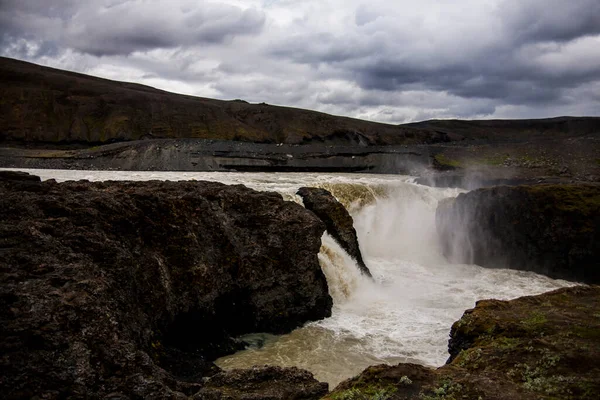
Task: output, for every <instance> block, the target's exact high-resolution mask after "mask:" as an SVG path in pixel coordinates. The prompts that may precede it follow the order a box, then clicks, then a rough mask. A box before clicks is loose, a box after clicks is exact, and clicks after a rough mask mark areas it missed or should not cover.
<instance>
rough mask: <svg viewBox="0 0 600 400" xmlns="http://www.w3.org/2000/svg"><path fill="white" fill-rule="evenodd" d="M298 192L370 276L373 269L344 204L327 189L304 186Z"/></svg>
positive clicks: (306, 205)
mask: <svg viewBox="0 0 600 400" xmlns="http://www.w3.org/2000/svg"><path fill="white" fill-rule="evenodd" d="M297 194H298V195H299V196H300V197H302V201H303V202H304V206H305V207H306V208H307V209H309V210H310V211H312V212H314V213H315V214H316V215H317V217H319V218H320V219H321V220H322V221H323V222H324V223H325V226H326V227H327V232H328V233H329V234H330V235H331V236H332V237H333V238H334V239H335V240H336V241H337V242H338V243H339V245H340V246H341V247H342V248H343V249H344V250H346V252H347V253H348V254H349V255H350V257H352V258H354V259H355V260H356V264H357V265H358V268H359V269H360V271H361V272H362V273H363V274H365V275H367V276H369V277H370V276H371V271H369V268H367V266H366V265H365V262H364V261H363V258H362V254H361V252H360V247H359V245H358V238H357V236H356V230H355V229H354V220H353V219H352V216H351V215H350V214H349V213H348V210H346V208H345V207H344V205H343V204H342V203H340V202H339V201H337V199H336V198H335V197H334V196H333V195H332V194H331V192H329V191H328V190H325V189H320V188H312V187H303V188H300V189H299V190H298V192H297Z"/></svg>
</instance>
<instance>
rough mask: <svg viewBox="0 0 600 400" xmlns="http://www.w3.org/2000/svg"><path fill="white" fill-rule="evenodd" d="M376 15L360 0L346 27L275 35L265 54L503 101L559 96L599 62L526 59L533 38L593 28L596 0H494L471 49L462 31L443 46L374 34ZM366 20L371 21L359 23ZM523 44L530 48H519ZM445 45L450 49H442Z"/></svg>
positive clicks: (389, 87)
mask: <svg viewBox="0 0 600 400" xmlns="http://www.w3.org/2000/svg"><path fill="white" fill-rule="evenodd" d="M381 19H383V17H382V16H380V15H378V14H377V13H375V12H374V11H373V10H371V9H369V8H368V7H365V6H362V5H361V6H360V7H358V8H357V10H356V16H355V23H356V25H357V28H356V29H357V30H356V31H355V32H354V34H348V33H346V34H339V35H337V36H334V35H331V34H311V33H305V34H304V36H302V37H300V36H298V37H295V38H289V39H287V40H285V41H282V42H280V43H279V44H278V46H277V47H275V48H273V49H272V54H273V55H275V56H277V57H287V58H289V59H291V60H293V61H294V62H298V63H306V64H311V65H319V64H322V63H327V64H329V65H332V66H334V67H335V68H337V69H338V70H339V71H340V75H342V74H343V75H344V76H351V77H352V79H353V80H354V82H356V83H357V84H358V85H359V86H360V87H361V88H363V89H366V90H384V91H399V90H411V89H415V88H421V89H424V90H436V91H447V92H449V93H451V94H454V95H456V96H459V97H466V98H489V99H496V100H499V101H505V102H508V103H510V104H534V103H537V104H539V103H551V102H560V101H561V97H562V91H563V89H566V88H573V87H577V86H579V85H582V84H585V83H586V82H591V81H595V80H598V79H600V65H597V66H596V68H588V70H585V71H581V70H578V69H572V70H564V71H561V72H560V74H557V73H556V72H555V71H553V70H552V69H551V68H540V66H539V65H536V64H535V63H532V62H530V61H531V60H528V59H527V57H531V58H534V57H538V56H539V57H541V56H543V55H544V52H545V50H544V49H543V48H542V49H538V50H536V47H535V46H536V45H538V44H540V45H541V44H547V43H555V44H556V46H563V45H565V43H567V42H571V41H575V40H578V39H580V38H585V37H589V36H593V35H597V34H599V33H600V1H598V0H579V1H572V2H571V1H569V2H566V1H557V0H533V1H521V0H519V1H516V0H509V1H504V2H501V3H500V4H499V5H498V7H497V9H496V10H495V13H494V15H493V20H495V22H496V23H497V26H499V27H500V28H496V29H497V32H495V33H496V38H495V41H494V43H491V44H490V45H488V46H486V47H485V48H483V49H480V50H477V51H472V50H471V49H470V47H471V46H474V45H477V42H478V40H479V38H478V37H464V36H463V37H461V36H456V37H455V41H454V42H450V43H448V46H447V47H446V48H441V46H440V47H438V48H433V49H432V48H428V47H425V48H419V47H418V46H413V45H412V43H411V42H417V41H418V40H419V39H420V38H419V37H418V36H412V37H410V36H408V37H407V36H405V37H403V35H406V33H405V31H403V30H399V31H398V32H394V30H393V27H392V29H391V30H389V29H388V31H387V32H386V33H385V34H382V33H381V32H382V31H383V29H375V28H376V27H377V24H378V22H380V21H381ZM492 22H494V21H492ZM460 23H461V21H457V24H460ZM366 24H370V26H371V27H374V28H373V29H372V30H370V31H367V30H364V29H362V27H363V26H364V25H366ZM490 29H494V27H492V26H491V27H490ZM372 32H376V34H372ZM370 35H372V36H370ZM442 35H444V33H442ZM448 35H450V36H451V35H452V32H449V33H448ZM527 46H529V47H530V48H532V49H533V50H531V51H529V54H526V55H523V54H521V53H520V51H521V50H522V49H523V48H525V47H527ZM589 51H590V52H598V49H597V48H596V49H594V48H590V49H589ZM452 52H454V53H455V54H456V55H457V56H452V55H450V56H448V53H452ZM436 53H438V54H436ZM550 66H551V65H550Z"/></svg>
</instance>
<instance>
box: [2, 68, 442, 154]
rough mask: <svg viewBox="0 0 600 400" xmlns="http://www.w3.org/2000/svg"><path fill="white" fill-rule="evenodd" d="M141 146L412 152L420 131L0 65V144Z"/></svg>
mask: <svg viewBox="0 0 600 400" xmlns="http://www.w3.org/2000/svg"><path fill="white" fill-rule="evenodd" d="M146 138H204V139H221V140H239V141H251V142H259V143H281V142H285V143H307V142H311V141H313V140H316V141H326V142H329V143H344V144H352V143H354V144H420V143H435V142H440V141H445V140H447V139H446V135H445V134H436V133H432V132H431V131H428V130H423V129H416V128H410V127H402V126H395V125H387V124H380V123H374V122H368V121H362V120H357V119H352V118H345V117H337V116H332V115H328V114H323V113H319V112H315V111H308V110H301V109H295V108H287V107H277V106H271V105H267V104H264V103H261V104H249V103H247V102H245V101H241V100H237V101H236V100H233V101H222V100H214V99H207V98H200V97H192V96H184V95H178V94H173V93H168V92H165V91H161V90H157V89H154V88H151V87H147V86H143V85H138V84H132V83H124V82H116V81H110V80H106V79H100V78H95V77H91V76H87V75H82V74H77V73H72V72H67V71H62V70H57V69H52V68H47V67H42V66H38V65H35V64H31V63H27V62H23V61H17V60H13V59H8V58H0V141H2V140H5V141H10V142H13V143H19V142H28V143H40V142H42V143H81V144H100V143H107V142H112V141H128V140H139V139H146Z"/></svg>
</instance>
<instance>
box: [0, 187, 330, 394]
mask: <svg viewBox="0 0 600 400" xmlns="http://www.w3.org/2000/svg"><path fill="white" fill-rule="evenodd" d="M324 230H325V226H324V224H323V223H322V222H321V221H320V220H319V219H318V218H317V217H316V216H315V215H314V214H313V213H311V212H309V211H308V210H306V209H305V208H303V207H302V206H300V205H298V204H295V203H293V202H288V201H284V200H283V199H282V197H281V196H280V195H279V194H277V193H269V192H257V191H254V190H251V189H248V188H246V187H244V186H242V185H237V186H227V185H223V184H220V183H213V182H159V181H153V182H98V183H90V182H87V181H80V182H65V183H56V182H53V181H46V182H38V183H32V184H29V185H22V184H20V183H19V182H13V181H0V270H1V271H2V274H1V275H0V280H1V285H0V310H1V311H0V370H1V371H2V373H1V374H0V394H1V396H0V397H2V398H5V399H16V398H30V397H34V396H39V398H58V397H60V398H66V397H84V396H85V397H90V398H99V397H104V396H108V397H111V398H132V397H136V398H151V397H154V398H165V397H168V398H183V397H185V396H189V395H193V394H194V393H197V392H198V391H199V390H200V389H201V388H202V385H203V382H204V379H203V377H207V376H210V375H214V374H215V373H218V372H219V370H218V368H216V367H215V366H214V365H213V364H212V362H211V361H212V360H213V359H214V358H215V357H218V356H220V355H223V354H226V353H228V352H232V351H235V350H236V349H238V348H239V347H240V346H241V345H242V344H240V343H237V342H236V341H235V340H233V339H232V337H235V336H237V335H240V334H244V333H249V332H272V333H283V332H288V331H290V330H292V329H294V328H295V327H297V326H299V325H301V324H303V323H304V322H306V321H310V320H318V319H322V318H325V317H327V316H329V315H330V314H331V306H332V300H331V297H330V296H329V294H328V288H327V282H326V280H325V277H324V275H323V273H322V271H321V268H320V266H319V262H318V258H317V254H318V252H319V248H320V245H321V235H322V233H323V232H324ZM282 373H283V374H285V373H286V372H285V371H284V372H282ZM264 376H266V375H264ZM253 379H254V382H256V379H255V378H253ZM260 384H261V385H268V384H270V383H269V382H266V383H265V382H262V383H260Z"/></svg>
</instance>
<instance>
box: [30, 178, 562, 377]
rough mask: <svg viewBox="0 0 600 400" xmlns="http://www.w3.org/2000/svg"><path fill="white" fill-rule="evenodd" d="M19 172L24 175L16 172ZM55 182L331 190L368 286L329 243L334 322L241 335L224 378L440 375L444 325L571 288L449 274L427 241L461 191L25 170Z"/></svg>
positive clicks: (484, 273)
mask: <svg viewBox="0 0 600 400" xmlns="http://www.w3.org/2000/svg"><path fill="white" fill-rule="evenodd" d="M20 170H23V169H20ZM23 171H27V172H30V173H32V174H35V175H38V176H40V177H42V179H44V180H45V179H51V178H53V179H56V180H57V181H64V180H78V179H87V180H90V181H99V180H102V181H103V180H153V179H157V180H208V181H219V182H223V183H227V184H244V185H246V186H248V187H251V188H254V189H257V190H271V191H277V192H279V193H281V194H282V195H283V196H284V198H286V199H287V200H291V201H297V202H300V203H301V200H300V198H299V197H298V196H296V195H295V192H296V190H297V189H298V188H300V187H302V186H314V187H323V188H326V189H328V190H330V191H331V192H332V193H333V194H334V195H335V196H336V197H337V198H338V200H340V201H341V202H342V203H344V205H346V207H347V208H348V209H349V211H350V213H351V214H352V216H353V218H354V225H355V228H356V230H357V234H358V238H359V242H360V247H361V251H362V253H363V257H364V259H365V263H366V264H367V266H368V267H369V269H370V270H371V272H372V274H373V277H374V279H373V280H371V279H368V278H366V277H364V276H362V275H361V274H360V273H359V272H358V269H357V267H356V265H355V263H354V261H353V260H352V259H351V258H350V257H349V256H348V255H347V254H346V253H345V252H344V251H343V250H342V249H341V248H340V247H339V246H338V245H337V243H335V241H334V240H333V239H331V237H329V236H328V235H327V234H325V235H324V236H323V241H322V247H321V251H320V253H319V261H320V263H321V267H322V269H323V272H324V273H325V275H326V277H327V282H328V285H329V291H330V293H331V295H332V297H333V300H334V305H333V315H332V316H331V317H330V318H327V319H325V320H323V321H318V322H312V323H309V324H306V325H305V326H304V327H301V328H299V329H296V330H295V331H293V332H291V333H290V334H287V335H283V336H274V335H268V334H260V333H257V334H253V335H247V336H246V337H244V339H245V340H246V341H247V342H249V343H252V345H251V346H249V347H248V348H247V349H246V350H243V351H240V352H238V353H236V354H233V355H229V356H226V357H222V358H220V359H219V360H217V362H216V363H217V365H219V366H220V367H221V368H224V369H231V368H248V367H251V366H253V365H262V364H271V365H280V366H297V367H300V368H304V369H307V370H309V371H311V372H313V374H314V375H315V377H316V378H317V379H318V380H321V381H324V382H329V384H330V387H334V386H335V385H337V383H339V382H340V381H342V380H344V379H347V378H349V377H351V376H354V375H356V374H357V373H359V372H360V371H362V370H363V369H364V368H365V367H367V366H369V365H373V364H382V363H386V364H394V363H398V362H413V363H418V364H423V365H428V366H440V365H442V364H443V363H444V362H445V361H446V359H447V357H448V352H447V344H448V337H449V336H448V335H449V332H450V327H451V326H452V323H453V322H454V321H456V320H457V319H459V318H460V317H461V315H462V313H463V312H464V310H465V309H468V308H472V307H474V306H475V302H476V301H477V300H480V299H488V298H495V299H512V298H516V297H520V296H524V295H532V294H538V293H542V292H546V291H549V290H553V289H557V288H560V287H564V286H569V285H571V283H569V282H566V281H561V280H554V279H550V278H547V277H545V276H542V275H537V274H535V273H532V272H524V271H515V270H508V269H487V268H482V267H479V266H477V265H465V264H452V263H449V262H448V261H447V260H446V259H445V258H444V257H443V256H442V255H441V251H440V246H439V243H438V240H437V236H436V232H435V220H434V216H435V209H436V207H437V203H438V201H439V200H441V199H443V198H447V197H454V196H457V195H458V194H459V193H460V192H461V190H459V189H440V188H431V187H427V186H422V185H418V184H415V183H414V177H410V176H399V175H369V174H313V173H236V172H156V171H153V172H140V171H72V170H23Z"/></svg>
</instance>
